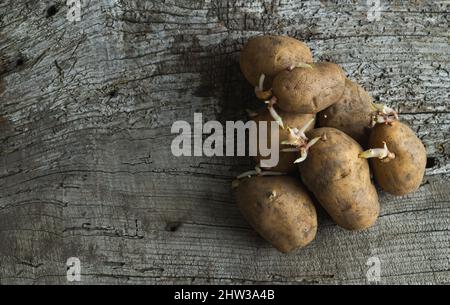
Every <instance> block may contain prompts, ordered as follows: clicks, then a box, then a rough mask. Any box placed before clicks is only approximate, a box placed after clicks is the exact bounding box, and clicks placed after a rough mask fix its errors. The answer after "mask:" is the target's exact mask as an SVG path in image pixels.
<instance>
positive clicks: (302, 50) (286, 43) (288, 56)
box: [240, 36, 313, 90]
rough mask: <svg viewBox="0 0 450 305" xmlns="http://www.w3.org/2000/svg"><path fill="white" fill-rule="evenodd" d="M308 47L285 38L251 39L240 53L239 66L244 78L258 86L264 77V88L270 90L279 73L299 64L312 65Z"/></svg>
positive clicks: (263, 37)
mask: <svg viewBox="0 0 450 305" xmlns="http://www.w3.org/2000/svg"><path fill="white" fill-rule="evenodd" d="M312 61H313V59H312V54H311V50H310V49H309V48H308V46H307V45H306V44H305V43H303V42H301V41H299V40H297V39H294V38H291V37H286V36H257V37H253V38H251V39H250V40H249V41H248V42H247V44H246V45H245V46H244V48H243V49H242V51H241V56H240V65H241V71H242V73H243V74H244V76H245V78H246V79H247V80H248V81H249V82H250V84H252V85H253V86H258V84H259V78H260V77H261V74H264V75H265V80H264V88H265V89H266V90H268V89H270V88H271V86H272V80H273V78H274V77H275V75H277V74H278V73H279V72H280V71H282V70H284V69H286V68H288V67H289V66H291V65H295V64H299V63H312Z"/></svg>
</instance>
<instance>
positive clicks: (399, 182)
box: [368, 121, 427, 196]
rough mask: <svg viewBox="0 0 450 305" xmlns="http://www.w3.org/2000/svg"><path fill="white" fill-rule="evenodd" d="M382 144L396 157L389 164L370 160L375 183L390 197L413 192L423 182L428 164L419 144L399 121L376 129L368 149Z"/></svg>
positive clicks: (417, 139) (383, 161)
mask: <svg viewBox="0 0 450 305" xmlns="http://www.w3.org/2000/svg"><path fill="white" fill-rule="evenodd" d="M383 142H386V146H387V148H388V149H389V151H390V152H391V153H394V155H395V157H394V158H393V159H392V160H380V159H378V158H372V159H370V162H371V165H372V169H373V173H374V176H375V180H376V181H377V182H378V184H379V185H380V187H381V188H382V189H383V190H384V191H386V192H388V193H390V194H393V195H397V196H401V195H405V194H408V193H411V192H413V191H415V190H416V189H417V188H418V187H419V186H420V183H421V182H422V179H423V175H424V173H425V166H426V163H427V152H426V150H425V147H424V146H423V144H422V142H421V141H420V139H419V138H418V137H417V136H416V134H415V133H414V131H412V130H411V128H409V126H408V125H406V124H404V123H402V122H399V121H395V122H392V123H391V124H390V125H389V124H377V125H375V127H374V128H373V129H372V131H371V133H370V138H369V145H368V146H369V147H370V148H381V147H383V144H384V143H383Z"/></svg>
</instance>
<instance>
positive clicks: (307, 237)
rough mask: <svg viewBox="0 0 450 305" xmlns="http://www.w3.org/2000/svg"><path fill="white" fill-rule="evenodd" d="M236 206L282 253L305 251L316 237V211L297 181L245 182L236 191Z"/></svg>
mask: <svg viewBox="0 0 450 305" xmlns="http://www.w3.org/2000/svg"><path fill="white" fill-rule="evenodd" d="M236 202H237V206H238V207H239V209H240V210H241V212H242V214H243V215H244V217H245V219H246V220H247V221H248V222H249V223H250V225H251V226H252V227H253V228H254V229H255V230H256V231H257V232H258V233H259V234H260V235H261V236H262V237H264V238H265V239H266V240H267V241H269V242H270V243H271V244H272V245H273V246H274V247H275V248H277V249H278V250H279V251H281V252H289V251H292V250H294V249H296V248H299V247H304V246H306V245H307V244H309V243H310V242H311V241H312V240H313V239H314V237H315V236H316V231H317V215H316V209H315V208H314V205H313V203H312V201H311V198H310V197H309V195H308V193H307V191H306V189H305V188H304V187H303V186H302V184H301V182H300V181H298V180H297V179H295V178H293V177H289V176H253V177H250V178H244V179H242V180H240V181H239V185H238V187H237V189H236Z"/></svg>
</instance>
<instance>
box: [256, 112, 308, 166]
mask: <svg viewBox="0 0 450 305" xmlns="http://www.w3.org/2000/svg"><path fill="white" fill-rule="evenodd" d="M277 113H278V114H279V115H280V116H281V117H282V118H283V123H284V125H285V126H286V127H287V126H289V127H291V128H297V129H299V130H300V129H302V127H303V126H305V125H306V124H307V123H308V122H309V121H310V120H311V119H314V118H315V117H316V116H315V115H314V114H301V113H300V114H299V113H289V112H284V111H282V110H279V109H277ZM253 120H254V121H255V122H256V123H257V124H259V122H261V121H267V122H268V123H267V127H268V128H267V143H268V147H270V145H271V143H272V139H271V132H270V125H269V124H270V123H269V122H271V121H273V118H272V116H271V115H270V113H269V111H268V110H267V108H264V109H263V110H261V111H260V112H259V113H258V115H257V116H256V117H255V118H253ZM258 126H259V125H258ZM313 127H314V123H312V124H311V125H310V126H309V127H308V129H307V130H311V129H312V128H313ZM278 130H279V142H280V150H281V149H284V148H289V147H290V146H288V145H282V144H281V142H283V141H285V140H287V139H288V136H289V131H288V130H287V128H285V129H282V128H278ZM258 131H259V128H258ZM258 139H259V133H258ZM258 143H259V142H258ZM298 157H299V153H298V152H282V151H280V158H279V162H278V165H277V166H275V167H271V168H266V169H267V170H272V171H278V172H292V171H295V170H296V169H297V164H294V161H295V159H297V158H298ZM254 158H255V160H256V162H258V164H259V162H260V161H261V160H263V159H268V158H269V157H262V156H261V154H260V153H259V149H258V155H257V156H256V157H254Z"/></svg>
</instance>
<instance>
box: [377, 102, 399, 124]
mask: <svg viewBox="0 0 450 305" xmlns="http://www.w3.org/2000/svg"><path fill="white" fill-rule="evenodd" d="M372 107H373V108H374V110H375V113H374V114H373V115H372V122H371V127H373V126H375V125H376V124H377V123H378V124H379V123H386V124H391V123H392V122H394V121H396V120H398V113H397V111H395V110H394V109H393V108H391V107H388V106H386V105H383V104H377V103H372Z"/></svg>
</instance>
